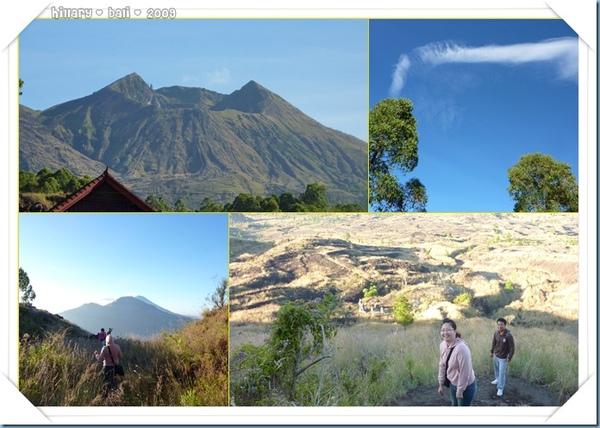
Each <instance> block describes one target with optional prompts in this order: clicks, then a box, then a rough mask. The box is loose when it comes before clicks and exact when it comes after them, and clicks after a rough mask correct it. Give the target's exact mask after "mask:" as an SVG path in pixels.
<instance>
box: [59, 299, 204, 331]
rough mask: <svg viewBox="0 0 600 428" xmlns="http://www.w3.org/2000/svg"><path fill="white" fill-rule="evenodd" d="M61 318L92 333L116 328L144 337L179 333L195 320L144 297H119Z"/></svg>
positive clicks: (64, 312)
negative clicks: (105, 303)
mask: <svg viewBox="0 0 600 428" xmlns="http://www.w3.org/2000/svg"><path fill="white" fill-rule="evenodd" d="M142 299H143V300H142ZM59 315H60V316H62V317H63V318H64V319H66V320H68V321H70V322H72V323H73V324H76V325H78V326H80V327H81V328H83V329H85V330H88V331H94V332H98V331H99V330H100V328H104V329H105V330H108V328H112V329H113V331H114V333H115V334H116V335H118V336H122V337H125V336H131V337H140V338H149V337H152V336H154V335H156V334H160V333H162V332H164V331H167V332H169V331H175V330H178V329H180V328H182V327H183V326H185V325H186V324H188V323H189V322H191V321H193V318H192V317H188V316H184V315H180V314H175V313H173V312H171V311H168V310H167V309H164V308H162V307H160V306H159V305H157V304H155V303H153V302H151V301H150V300H148V299H146V298H145V297H143V296H138V297H133V296H124V297H119V298H118V299H116V300H115V301H113V302H111V303H108V304H107V305H99V304H97V303H85V304H83V305H81V306H78V307H76V308H73V309H69V310H66V311H62V312H60V313H59Z"/></svg>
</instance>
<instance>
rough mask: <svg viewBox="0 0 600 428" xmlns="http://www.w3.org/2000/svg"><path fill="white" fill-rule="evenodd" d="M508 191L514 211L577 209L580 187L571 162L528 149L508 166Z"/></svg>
mask: <svg viewBox="0 0 600 428" xmlns="http://www.w3.org/2000/svg"><path fill="white" fill-rule="evenodd" d="M508 181H509V183H510V185H509V186H508V193H509V194H510V196H511V198H512V199H514V200H515V201H516V203H515V207H514V211H515V212H577V211H578V209H579V204H578V196H579V191H578V188H577V182H576V180H575V176H574V175H573V173H572V172H571V166H570V165H569V164H567V163H564V162H559V161H557V160H555V159H554V158H553V157H552V156H550V155H543V154H541V153H531V154H527V155H524V156H522V157H521V159H519V161H518V162H517V163H516V164H515V165H514V166H513V167H511V168H509V169H508Z"/></svg>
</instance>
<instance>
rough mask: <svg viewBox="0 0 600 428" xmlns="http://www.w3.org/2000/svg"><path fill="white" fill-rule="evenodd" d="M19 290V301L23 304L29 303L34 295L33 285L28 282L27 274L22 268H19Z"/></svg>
mask: <svg viewBox="0 0 600 428" xmlns="http://www.w3.org/2000/svg"><path fill="white" fill-rule="evenodd" d="M19 291H20V292H21V302H23V303H25V304H28V305H29V304H31V302H33V300H34V299H35V297H36V296H35V291H33V286H32V285H31V283H30V282H29V275H27V272H25V271H24V270H23V268H19Z"/></svg>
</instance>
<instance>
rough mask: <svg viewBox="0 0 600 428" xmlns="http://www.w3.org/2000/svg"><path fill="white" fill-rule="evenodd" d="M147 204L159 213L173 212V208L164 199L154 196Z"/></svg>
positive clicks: (147, 200)
mask: <svg viewBox="0 0 600 428" xmlns="http://www.w3.org/2000/svg"><path fill="white" fill-rule="evenodd" d="M145 202H146V203H147V204H148V205H150V206H151V207H152V208H154V209H155V210H156V211H158V212H170V211H173V210H172V209H171V207H170V206H169V205H168V204H167V203H166V202H165V201H164V200H163V198H157V197H156V196H154V195H150V196H148V197H147V198H146V200H145Z"/></svg>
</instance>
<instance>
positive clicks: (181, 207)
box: [175, 198, 190, 213]
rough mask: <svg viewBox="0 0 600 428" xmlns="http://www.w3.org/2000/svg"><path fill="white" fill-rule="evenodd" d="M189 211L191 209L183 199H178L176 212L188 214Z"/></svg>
mask: <svg viewBox="0 0 600 428" xmlns="http://www.w3.org/2000/svg"><path fill="white" fill-rule="evenodd" d="M189 211H190V209H189V208H188V206H187V205H186V203H185V201H184V200H183V199H181V198H179V199H177V202H175V212H178V213H187V212H189Z"/></svg>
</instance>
